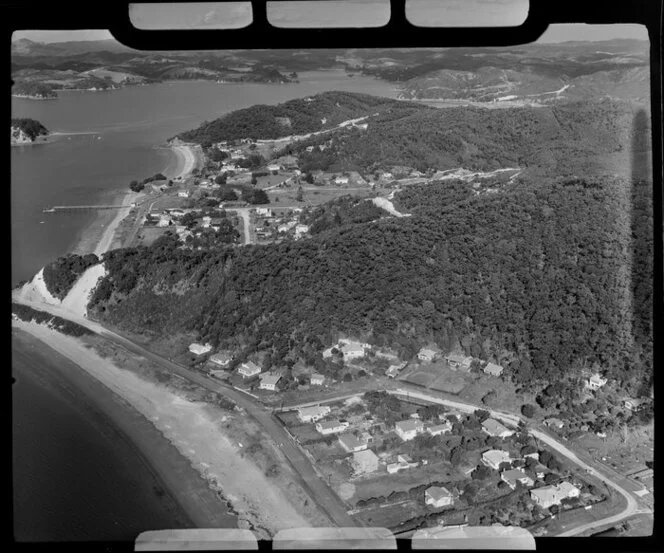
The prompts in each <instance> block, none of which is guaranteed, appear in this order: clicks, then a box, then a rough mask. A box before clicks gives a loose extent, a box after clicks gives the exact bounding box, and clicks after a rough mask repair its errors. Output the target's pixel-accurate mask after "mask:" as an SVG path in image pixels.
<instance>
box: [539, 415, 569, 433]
mask: <svg viewBox="0 0 664 553" xmlns="http://www.w3.org/2000/svg"><path fill="white" fill-rule="evenodd" d="M544 425H545V426H548V427H549V428H557V429H558V430H560V429H561V428H562V427H563V426H565V423H564V422H563V421H561V420H560V419H557V418H555V417H549V418H548V419H545V421H544Z"/></svg>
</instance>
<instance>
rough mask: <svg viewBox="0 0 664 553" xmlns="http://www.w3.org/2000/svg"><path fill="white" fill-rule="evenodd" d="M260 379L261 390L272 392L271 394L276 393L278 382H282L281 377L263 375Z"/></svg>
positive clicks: (269, 374)
mask: <svg viewBox="0 0 664 553" xmlns="http://www.w3.org/2000/svg"><path fill="white" fill-rule="evenodd" d="M260 379H261V383H260V384H259V385H258V387H259V388H260V389H261V390H270V391H271V392H274V391H275V390H276V389H277V382H279V380H281V375H280V374H271V373H265V374H262V375H261V377H260Z"/></svg>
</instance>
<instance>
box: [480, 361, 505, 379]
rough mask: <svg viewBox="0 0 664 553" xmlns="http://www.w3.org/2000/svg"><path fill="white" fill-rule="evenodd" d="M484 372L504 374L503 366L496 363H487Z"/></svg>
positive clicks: (492, 374)
mask: <svg viewBox="0 0 664 553" xmlns="http://www.w3.org/2000/svg"><path fill="white" fill-rule="evenodd" d="M484 372H485V373H486V374H490V375H491V376H500V375H501V374H503V367H502V366H500V365H496V364H495V363H487V364H486V367H484Z"/></svg>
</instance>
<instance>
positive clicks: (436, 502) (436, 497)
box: [424, 486, 454, 507]
mask: <svg viewBox="0 0 664 553" xmlns="http://www.w3.org/2000/svg"><path fill="white" fill-rule="evenodd" d="M424 502H425V503H426V504H427V505H431V506H432V507H446V506H447V505H452V504H453V503H454V497H453V496H452V493H451V492H450V491H449V490H448V489H447V488H443V487H440V486H431V487H430V488H427V490H426V491H425V492H424Z"/></svg>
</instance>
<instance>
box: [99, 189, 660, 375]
mask: <svg viewBox="0 0 664 553" xmlns="http://www.w3.org/2000/svg"><path fill="white" fill-rule="evenodd" d="M397 203H398V204H399V205H400V206H401V208H402V209H408V210H410V211H411V213H413V215H412V216H411V217H408V218H402V219H394V218H382V219H379V220H377V221H372V222H367V223H357V224H351V225H342V226H332V228H329V229H328V230H323V231H321V232H319V233H318V234H316V235H315V236H313V237H312V238H310V239H307V240H300V241H296V242H283V243H280V244H273V245H268V246H248V247H245V248H242V249H232V248H227V247H216V248H213V249H211V250H208V251H190V250H185V249H182V248H180V247H179V243H178V242H177V240H176V239H174V238H168V237H167V238H164V239H160V240H158V241H156V242H155V243H154V244H153V245H152V246H150V247H139V248H130V249H126V250H117V251H113V252H110V253H108V254H107V255H106V257H105V259H106V266H107V268H108V271H109V274H108V276H107V277H106V278H105V279H104V280H103V281H102V283H101V285H100V286H99V287H98V289H97V290H96V293H95V295H94V297H93V299H92V302H91V303H92V306H94V308H95V309H96V311H97V313H98V315H99V316H101V317H102V318H103V319H105V320H108V321H109V322H112V323H114V324H118V325H120V326H122V327H123V328H127V329H130V330H133V331H140V332H146V333H148V334H150V333H153V334H159V335H164V334H168V333H176V332H181V331H183V330H188V331H195V332H197V333H198V334H200V336H201V338H202V339H203V340H208V341H210V342H211V343H213V344H220V343H222V342H224V343H229V341H230V342H233V343H235V344H241V345H242V346H243V347H244V348H245V351H255V350H265V351H269V352H270V353H271V355H272V359H273V360H274V362H275V363H279V362H283V361H284V360H287V359H293V358H294V357H302V358H303V359H305V360H307V361H309V362H313V361H314V360H315V359H316V358H317V356H319V355H320V350H321V349H322V348H323V346H326V345H329V344H330V343H332V342H333V341H334V339H335V338H336V337H337V334H336V333H337V332H341V333H345V334H347V335H352V336H357V337H360V338H362V339H367V340H369V341H371V342H373V343H376V344H381V345H388V346H390V347H395V348H397V349H398V350H399V351H400V352H401V354H402V355H404V356H406V357H408V356H412V355H413V354H414V353H415V352H416V351H417V349H418V348H419V347H420V346H421V345H423V344H426V343H428V342H429V341H432V340H433V341H435V342H436V343H438V344H439V345H440V346H441V347H442V348H443V349H444V350H448V349H451V348H454V347H461V348H462V349H463V350H464V351H465V352H466V353H467V354H471V355H474V356H479V357H482V358H485V359H488V358H492V359H495V360H497V361H498V362H501V363H503V364H504V365H506V366H508V367H509V369H510V372H511V373H512V374H514V375H515V377H516V378H517V379H518V380H520V381H522V382H532V381H535V380H538V379H544V380H546V379H555V378H556V376H555V375H556V374H559V373H560V372H561V371H564V372H567V371H569V370H571V369H573V368H574V367H580V366H582V365H586V364H592V363H597V364H598V365H599V366H601V367H602V369H607V370H608V371H610V372H611V373H612V374H614V375H615V376H617V377H619V378H625V379H629V378H637V379H638V378H642V377H644V375H647V374H650V372H649V371H651V369H652V361H651V348H652V334H651V327H650V311H651V305H652V289H651V275H652V265H651V259H652V216H651V214H652V205H651V202H650V186H649V185H648V184H647V183H644V182H640V181H639V182H631V181H628V180H625V179H621V178H612V177H604V178H577V179H548V180H537V181H527V180H523V181H517V182H515V183H514V184H513V185H512V186H511V187H510V188H508V189H506V190H505V191H503V192H501V193H498V194H482V195H476V194H475V193H474V192H473V190H472V187H471V185H470V184H468V183H463V182H450V181H447V182H440V183H434V184H431V185H426V186H419V187H411V188H409V189H408V190H407V191H404V192H402V193H401V194H397ZM608 214H611V216H608ZM641 371H643V372H641Z"/></svg>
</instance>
